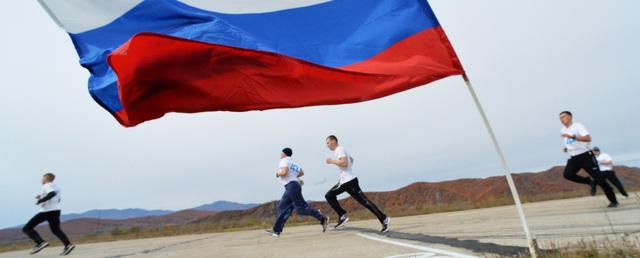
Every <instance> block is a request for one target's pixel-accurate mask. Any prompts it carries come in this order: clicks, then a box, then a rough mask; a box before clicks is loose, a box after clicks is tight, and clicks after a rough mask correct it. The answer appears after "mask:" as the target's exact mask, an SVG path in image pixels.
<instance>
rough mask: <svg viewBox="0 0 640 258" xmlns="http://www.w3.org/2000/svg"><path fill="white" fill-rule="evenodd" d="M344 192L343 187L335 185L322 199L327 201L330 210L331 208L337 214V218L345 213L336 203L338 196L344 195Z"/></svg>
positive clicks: (338, 184)
mask: <svg viewBox="0 0 640 258" xmlns="http://www.w3.org/2000/svg"><path fill="white" fill-rule="evenodd" d="M344 191H345V190H344V187H343V186H342V185H340V183H337V184H336V185H335V186H333V187H332V188H331V189H330V190H329V191H328V192H327V194H325V195H324V198H325V199H327V202H328V203H329V205H331V208H333V210H334V211H336V213H337V214H338V218H340V217H342V215H344V214H346V213H347V211H345V210H344V209H343V208H342V207H341V206H340V203H339V202H338V195H340V194H341V193H344Z"/></svg>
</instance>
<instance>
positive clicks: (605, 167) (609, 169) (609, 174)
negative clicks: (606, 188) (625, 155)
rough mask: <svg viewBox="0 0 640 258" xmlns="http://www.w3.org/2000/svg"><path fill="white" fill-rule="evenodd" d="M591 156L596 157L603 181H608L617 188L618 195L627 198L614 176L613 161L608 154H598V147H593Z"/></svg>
mask: <svg viewBox="0 0 640 258" xmlns="http://www.w3.org/2000/svg"><path fill="white" fill-rule="evenodd" d="M593 154H595V155H596V159H597V160H598V165H599V166H600V172H602V176H604V178H605V179H607V180H609V182H611V184H613V185H614V186H615V187H616V188H618V191H620V193H621V194H622V195H624V197H627V198H629V194H627V191H625V190H624V186H622V182H620V179H618V177H617V176H616V172H615V171H613V160H612V159H611V156H609V154H607V153H604V152H600V148H598V147H593Z"/></svg>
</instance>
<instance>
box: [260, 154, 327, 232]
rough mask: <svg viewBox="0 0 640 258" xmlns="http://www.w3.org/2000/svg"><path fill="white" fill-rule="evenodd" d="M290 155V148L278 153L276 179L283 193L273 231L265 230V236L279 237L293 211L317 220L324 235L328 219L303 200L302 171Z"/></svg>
mask: <svg viewBox="0 0 640 258" xmlns="http://www.w3.org/2000/svg"><path fill="white" fill-rule="evenodd" d="M292 155H293V150H291V148H284V149H283V150H282V152H281V153H280V162H279V163H278V171H277V172H276V177H278V178H280V182H281V183H282V185H283V186H284V189H285V191H284V194H283V195H282V199H281V200H280V202H279V203H278V217H277V219H276V223H275V224H274V225H273V229H271V230H267V234H269V235H271V236H274V237H279V236H280V234H281V233H282V230H283V229H284V224H285V223H287V220H288V219H289V217H290V216H291V213H292V212H293V210H294V209H295V210H296V212H297V213H298V214H300V215H306V216H312V217H314V218H316V219H317V220H319V221H320V225H322V232H323V233H324V232H325V231H326V230H327V225H329V217H327V216H324V215H322V214H321V213H320V211H319V210H316V209H314V208H312V207H311V206H309V204H308V203H307V202H306V201H305V200H304V197H303V196H302V188H301V186H302V184H301V183H302V180H300V177H302V176H304V170H302V168H301V167H300V166H298V164H296V163H294V162H293V160H292V159H291V156H292Z"/></svg>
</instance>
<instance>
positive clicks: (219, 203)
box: [193, 201, 259, 211]
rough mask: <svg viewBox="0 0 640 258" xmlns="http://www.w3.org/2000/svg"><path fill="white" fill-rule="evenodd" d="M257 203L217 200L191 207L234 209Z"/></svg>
mask: <svg viewBox="0 0 640 258" xmlns="http://www.w3.org/2000/svg"><path fill="white" fill-rule="evenodd" d="M258 205H259V204H256V203H247V204H243V203H237V202H228V201H217V202H213V203H209V204H204V205H200V206H198V207H195V208H193V209H194V210H199V211H234V210H246V209H251V208H254V207H256V206H258Z"/></svg>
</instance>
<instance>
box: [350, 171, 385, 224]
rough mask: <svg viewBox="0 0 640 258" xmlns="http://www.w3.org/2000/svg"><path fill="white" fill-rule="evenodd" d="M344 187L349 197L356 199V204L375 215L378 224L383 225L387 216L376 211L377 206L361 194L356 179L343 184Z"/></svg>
mask: <svg viewBox="0 0 640 258" xmlns="http://www.w3.org/2000/svg"><path fill="white" fill-rule="evenodd" d="M344 185H345V188H346V189H347V192H348V193H349V195H351V197H353V199H356V201H358V203H360V204H361V205H362V206H364V207H366V208H367V209H369V211H371V212H372V213H373V214H374V215H376V217H377V218H378V220H379V221H380V223H383V224H384V220H385V219H386V218H387V215H385V214H384V213H382V211H380V209H378V206H376V205H375V204H374V203H373V202H371V201H370V200H369V198H367V196H366V195H365V194H364V193H363V192H362V189H360V185H359V184H358V179H357V178H355V179H353V180H351V181H349V182H347V183H345V184H344Z"/></svg>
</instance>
